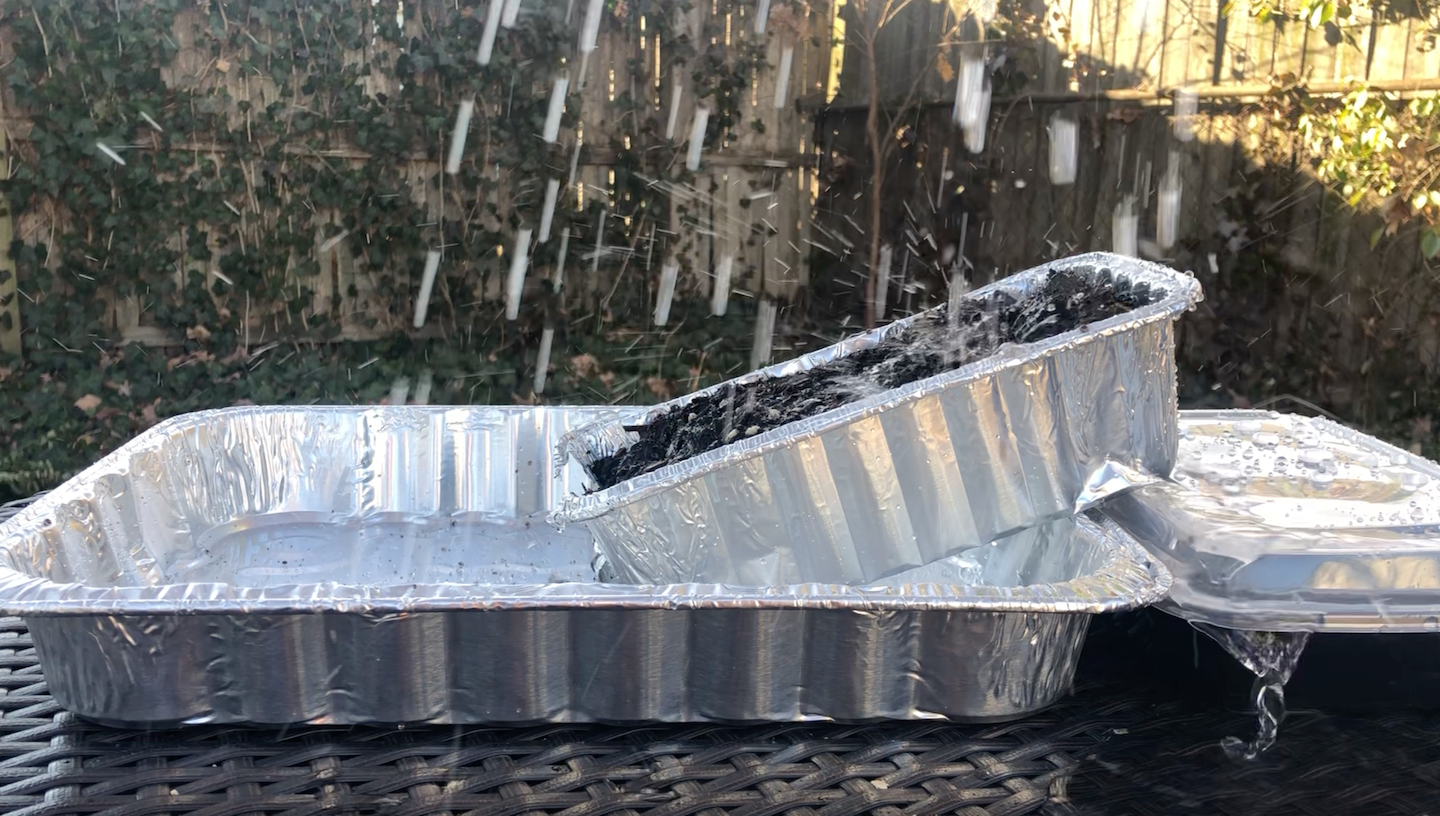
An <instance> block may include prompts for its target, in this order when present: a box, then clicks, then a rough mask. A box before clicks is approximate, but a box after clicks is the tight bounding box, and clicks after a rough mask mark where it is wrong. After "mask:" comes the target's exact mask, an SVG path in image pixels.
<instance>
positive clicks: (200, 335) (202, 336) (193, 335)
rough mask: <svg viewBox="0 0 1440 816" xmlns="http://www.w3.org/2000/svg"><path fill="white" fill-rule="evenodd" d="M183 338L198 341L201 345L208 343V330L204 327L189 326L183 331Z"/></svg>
mask: <svg viewBox="0 0 1440 816" xmlns="http://www.w3.org/2000/svg"><path fill="white" fill-rule="evenodd" d="M185 336H186V337H187V338H188V339H190V340H199V341H200V342H202V343H207V342H209V341H210V330H209V329H207V328H205V327H204V326H191V327H190V328H188V329H186V330H185Z"/></svg>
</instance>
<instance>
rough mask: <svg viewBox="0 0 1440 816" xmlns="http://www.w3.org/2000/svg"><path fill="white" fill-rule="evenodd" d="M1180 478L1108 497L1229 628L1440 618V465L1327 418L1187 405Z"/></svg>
mask: <svg viewBox="0 0 1440 816" xmlns="http://www.w3.org/2000/svg"><path fill="white" fill-rule="evenodd" d="M1180 429H1181V439H1180V448H1179V462H1178V464H1177V466H1176V469H1175V474H1174V480H1173V482H1167V483H1161V484H1156V485H1152V486H1148V487H1145V488H1143V489H1140V490H1137V491H1135V492H1133V493H1130V494H1127V495H1124V496H1119V497H1116V498H1114V499H1111V500H1110V501H1108V502H1106V504H1105V507H1104V510H1105V513H1106V514H1107V515H1109V516H1110V517H1111V518H1113V519H1115V520H1116V521H1117V522H1119V523H1120V524H1121V525H1122V526H1123V527H1125V528H1126V529H1127V530H1129V531H1130V532H1131V533H1132V534H1134V535H1135V536H1136V538H1138V539H1139V540H1140V541H1141V542H1142V543H1145V544H1146V545H1147V546H1148V547H1150V549H1151V550H1152V551H1153V552H1155V553H1156V554H1157V555H1158V556H1159V557H1160V558H1161V559H1162V560H1164V561H1165V562H1166V564H1167V565H1169V567H1170V569H1171V570H1172V571H1173V573H1174V574H1175V586H1174V589H1173V590H1172V592H1171V595H1170V598H1169V599H1168V600H1167V601H1165V602H1164V603H1163V605H1162V608H1164V609H1166V610H1167V611H1170V612H1173V613H1174V614H1176V615H1179V616H1181V617H1183V618H1186V619H1188V620H1191V621H1196V622H1200V623H1206V624H1211V625H1214V626H1220V627H1224V628H1228V629H1245V630H1255V631H1266V632H1435V631H1440V467H1437V466H1436V464H1435V463H1434V462H1430V461H1428V460H1426V459H1423V458H1421V457H1418V456H1414V455H1412V454H1410V453H1407V452H1405V451H1402V450H1400V449H1399V448H1396V447H1393V446H1391V445H1387V444H1386V443H1384V442H1381V441H1380V440H1378V439H1375V438H1373V437H1370V436H1366V435H1365V434H1362V433H1359V432H1358V431H1354V430H1351V429H1349V428H1346V427H1344V426H1342V425H1338V424H1336V423H1334V422H1330V421H1328V420H1324V419H1310V418H1306V417H1300V416H1293V415H1287V414H1277V413H1270V412H1265V411H1183V412H1181V414H1180Z"/></svg>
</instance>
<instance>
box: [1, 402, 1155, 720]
mask: <svg viewBox="0 0 1440 816" xmlns="http://www.w3.org/2000/svg"><path fill="white" fill-rule="evenodd" d="M597 415H598V414H597V411H596V410H594V409H585V408H579V409H566V408H554V409H550V408H473V409H439V408H437V409H425V408H398V407H397V408H312V409H307V408H241V409H233V410H225V411H216V412H209V413H201V414H192V415H188V416H184V417H179V418H176V419H173V420H170V421H167V422H165V423H162V424H161V425H159V426H157V427H155V428H154V429H152V430H150V431H147V432H146V433H144V434H143V435H141V436H140V437H138V438H137V439H135V440H134V441H133V442H131V443H129V444H127V445H126V446H124V447H123V448H121V449H120V450H118V451H117V452H115V453H114V454H112V455H110V456H108V457H106V458H105V459H104V460H102V461H101V462H99V463H98V464H96V465H95V466H93V467H91V468H90V469H88V470H87V471H85V472H84V473H82V474H81V475H79V476H78V477H76V478H75V479H73V480H72V481H70V482H67V483H66V484H65V485H63V486H61V487H60V488H58V489H57V490H55V491H54V492H52V493H51V494H49V495H48V496H46V497H44V498H42V499H40V500H38V501H37V502H36V503H35V504H33V505H32V506H30V507H29V508H27V509H26V510H24V511H23V512H21V513H20V514H19V515H18V516H17V517H16V518H14V519H12V520H11V521H10V522H9V523H7V524H5V525H3V526H0V610H3V612H4V613H5V614H12V615H21V616H23V617H24V618H25V619H26V621H27V623H28V625H29V626H30V629H31V632H32V633H33V635H34V640H35V647H36V650H37V651H38V652H39V655H40V659H41V662H42V664H43V666H44V669H45V677H46V680H47V681H48V683H49V687H50V691H51V693H52V694H53V695H54V696H55V698H56V699H57V700H58V701H59V702H60V703H61V704H62V705H64V706H65V707H67V708H69V709H71V710H73V711H75V712H77V713H79V714H81V715H82V716H85V717H87V718H90V719H92V720H97V721H100V722H102V723H111V724H119V725H139V724H177V723H186V724H188V723H218V722H250V723H270V724H280V723H409V722H431V723H536V722H589V721H602V722H622V723H623V722H640V721H725V722H746V721H794V720H824V719H835V720H873V719H878V718H943V717H949V718H954V719H975V720H994V719H1004V718H1008V717H1015V716H1020V715H1023V714H1025V713H1027V712H1030V711H1033V710H1035V709H1038V708H1041V707H1043V706H1045V705H1047V704H1049V703H1050V702H1052V701H1054V700H1055V699H1056V698H1057V697H1058V696H1060V695H1061V694H1063V693H1064V692H1065V690H1066V689H1067V688H1068V686H1069V684H1070V681H1071V677H1072V675H1073V672H1074V669H1075V661H1076V658H1077V656H1078V654H1079V650H1080V639H1081V635H1082V633H1083V632H1084V630H1085V627H1086V623H1087V621H1088V619H1089V616H1090V615H1091V614H1094V613H1099V612H1105V611H1109V610H1116V609H1123V608H1128V607H1133V606H1137V605H1141V604H1146V603H1150V602H1152V601H1154V600H1155V599H1157V598H1158V597H1160V596H1161V595H1162V594H1163V593H1164V591H1165V589H1166V588H1167V587H1168V584H1169V575H1168V573H1166V572H1165V570H1164V568H1163V567H1161V566H1159V565H1158V563H1156V562H1153V561H1152V560H1151V558H1150V556H1149V555H1148V554H1147V553H1145V551H1144V550H1143V549H1142V548H1140V547H1139V545H1138V544H1136V543H1134V542H1133V540H1131V539H1129V537H1128V536H1127V535H1126V534H1125V533H1124V532H1123V531H1121V530H1119V528H1118V527H1115V526H1114V525H1113V524H1111V523H1109V522H1107V521H1104V520H1100V521H1092V520H1088V519H1077V520H1064V521H1060V522H1056V523H1054V524H1052V525H1049V526H1048V527H1046V528H1043V529H1039V530H1034V531H1027V532H1026V533H1024V534H1021V535H1019V536H1015V537H1013V538H1011V539H1009V540H1007V541H1005V542H1001V543H999V544H997V545H995V546H993V547H987V548H983V549H982V550H980V551H977V552H972V553H967V554H965V555H964V556H963V557H960V558H956V559H952V560H950V561H942V562H940V563H937V564H932V565H929V566H927V568H926V571H924V572H923V573H919V574H916V575H913V576H910V578H909V579H905V578H898V577H897V578H896V579H893V580H892V581H890V582H888V583H887V584H885V585H883V586H873V587H852V586H829V585H821V584H806V585H794V586H767V587H755V588H736V587H727V586H717V585H693V584H692V585H677V586H627V585H616V584H606V583H600V582H597V575H596V568H595V566H594V565H593V563H592V562H593V561H594V543H593V541H592V540H591V539H590V538H589V536H588V535H587V534H586V533H585V532H584V531H583V530H582V529H580V528H571V529H570V530H567V531H564V532H563V533H560V532H557V531H555V530H554V529H552V528H550V527H548V526H547V525H546V524H545V521H544V514H545V513H546V512H547V511H549V510H552V509H553V507H554V506H555V503H556V501H557V499H558V498H559V496H561V495H562V494H563V492H564V490H565V488H566V485H567V484H570V483H571V482H572V481H573V480H576V479H578V477H579V474H578V472H576V471H575V470H574V469H572V470H571V472H568V473H561V474H559V475H558V476H555V475H552V470H551V468H550V461H551V457H552V456H553V454H554V448H555V445H556V443H557V442H558V440H559V438H560V437H561V435H562V434H563V433H565V432H566V431H567V430H570V429H572V428H574V427H577V426H578V425H580V424H582V423H584V422H587V421H590V420H592V419H593V418H594V417H595V416H597ZM937 581H938V582H939V583H935V582H937Z"/></svg>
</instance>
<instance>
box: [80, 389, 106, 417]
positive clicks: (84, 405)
mask: <svg viewBox="0 0 1440 816" xmlns="http://www.w3.org/2000/svg"><path fill="white" fill-rule="evenodd" d="M75 407H76V408H79V409H80V410H82V411H84V412H85V413H87V414H91V415H94V413H95V412H96V411H97V410H99V408H100V398H99V397H97V396H95V395H94V394H86V395H85V396H83V397H81V398H80V399H78V400H75Z"/></svg>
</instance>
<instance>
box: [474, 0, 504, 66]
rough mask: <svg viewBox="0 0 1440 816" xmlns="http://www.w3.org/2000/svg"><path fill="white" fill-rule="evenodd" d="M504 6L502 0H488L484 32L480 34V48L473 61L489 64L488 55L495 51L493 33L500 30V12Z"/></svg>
mask: <svg viewBox="0 0 1440 816" xmlns="http://www.w3.org/2000/svg"><path fill="white" fill-rule="evenodd" d="M504 6H505V3H504V0H490V8H489V11H488V12H487V13H486V15H485V33H484V34H481V35H480V50H479V52H477V53H476V55H475V61H476V62H478V63H480V64H481V65H489V64H490V57H491V56H493V55H494V53H495V33H496V32H497V31H499V30H500V13H501V11H503V10H504Z"/></svg>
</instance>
